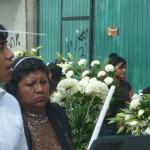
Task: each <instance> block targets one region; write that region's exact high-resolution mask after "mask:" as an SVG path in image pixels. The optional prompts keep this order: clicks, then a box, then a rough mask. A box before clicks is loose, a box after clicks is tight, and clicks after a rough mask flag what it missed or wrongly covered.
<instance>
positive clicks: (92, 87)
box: [85, 78, 109, 100]
mask: <svg viewBox="0 0 150 150" xmlns="http://www.w3.org/2000/svg"><path fill="white" fill-rule="evenodd" d="M108 91H109V89H108V87H107V85H106V84H105V83H103V82H101V81H97V79H96V78H92V79H90V80H89V84H88V86H86V88H85V93H86V94H88V95H96V96H97V97H100V98H101V99H102V100H104V99H105V98H106V96H107V94H108Z"/></svg>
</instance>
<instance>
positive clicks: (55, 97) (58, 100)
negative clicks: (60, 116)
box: [50, 92, 65, 105]
mask: <svg viewBox="0 0 150 150" xmlns="http://www.w3.org/2000/svg"><path fill="white" fill-rule="evenodd" d="M64 98H65V96H64V95H63V94H60V93H59V92H54V93H53V94H52V95H51V96H50V99H51V102H52V103H58V104H59V105H63V104H64V103H63V101H62V99H64Z"/></svg>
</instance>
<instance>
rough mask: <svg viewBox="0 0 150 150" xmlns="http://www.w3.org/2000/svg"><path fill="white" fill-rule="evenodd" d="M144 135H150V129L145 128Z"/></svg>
mask: <svg viewBox="0 0 150 150" xmlns="http://www.w3.org/2000/svg"><path fill="white" fill-rule="evenodd" d="M143 134H144V135H149V134H150V127H147V128H146V130H145V131H144V132H143Z"/></svg>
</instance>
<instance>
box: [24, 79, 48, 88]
mask: <svg viewBox="0 0 150 150" xmlns="http://www.w3.org/2000/svg"><path fill="white" fill-rule="evenodd" d="M47 83H48V80H43V81H41V82H40V84H47ZM34 84H36V83H28V84H26V86H28V87H32V86H34Z"/></svg>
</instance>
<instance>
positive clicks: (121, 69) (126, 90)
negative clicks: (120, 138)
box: [100, 53, 133, 136]
mask: <svg viewBox="0 0 150 150" xmlns="http://www.w3.org/2000/svg"><path fill="white" fill-rule="evenodd" d="M109 64H112V65H113V66H114V68H115V74H116V75H115V78H114V81H115V86H116V90H115V92H114V94H113V98H112V100H111V102H110V108H109V110H108V112H107V113H106V116H105V119H104V122H103V125H102V128H101V131H100V136H112V135H116V133H117V130H118V128H119V125H117V124H108V122H109V121H108V120H107V119H108V118H114V117H115V116H116V114H117V113H118V112H119V111H120V108H121V109H123V108H125V107H126V102H130V101H131V100H132V96H133V91H132V88H131V85H130V83H129V82H127V81H126V80H124V79H125V74H126V60H125V59H124V58H122V57H119V56H118V55H117V54H115V53H112V54H110V56H109Z"/></svg>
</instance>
